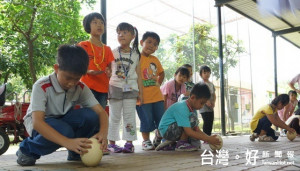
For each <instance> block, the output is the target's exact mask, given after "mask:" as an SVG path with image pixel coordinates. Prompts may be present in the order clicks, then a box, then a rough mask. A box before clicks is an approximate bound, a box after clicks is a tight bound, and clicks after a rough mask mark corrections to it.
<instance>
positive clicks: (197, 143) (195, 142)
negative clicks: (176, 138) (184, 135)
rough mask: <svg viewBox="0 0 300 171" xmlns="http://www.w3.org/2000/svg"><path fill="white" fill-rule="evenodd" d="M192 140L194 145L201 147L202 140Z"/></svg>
mask: <svg viewBox="0 0 300 171" xmlns="http://www.w3.org/2000/svg"><path fill="white" fill-rule="evenodd" d="M190 142H191V144H192V145H193V146H195V147H196V148H198V149H201V141H200V140H197V139H194V138H190Z"/></svg>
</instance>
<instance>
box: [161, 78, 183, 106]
mask: <svg viewBox="0 0 300 171" xmlns="http://www.w3.org/2000/svg"><path fill="white" fill-rule="evenodd" d="M160 90H161V92H162V94H163V95H164V96H165V95H166V96H167V101H166V103H167V108H169V107H170V106H171V105H172V104H174V103H176V102H177V101H178V98H179V97H180V95H181V94H184V93H186V88H185V85H184V84H182V85H181V87H180V89H179V91H177V92H176V91H175V79H173V80H170V81H168V82H166V83H165V84H164V85H163V86H162V87H161V88H160Z"/></svg>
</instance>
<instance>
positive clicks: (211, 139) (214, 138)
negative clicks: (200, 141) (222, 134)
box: [207, 135, 221, 145]
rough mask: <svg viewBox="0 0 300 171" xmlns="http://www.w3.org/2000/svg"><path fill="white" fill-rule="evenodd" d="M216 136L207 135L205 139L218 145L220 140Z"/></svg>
mask: <svg viewBox="0 0 300 171" xmlns="http://www.w3.org/2000/svg"><path fill="white" fill-rule="evenodd" d="M216 136H217V135H212V136H209V139H208V140H207V142H208V143H209V144H213V145H220V144H221V142H220V140H219V139H218V138H217V137H216Z"/></svg>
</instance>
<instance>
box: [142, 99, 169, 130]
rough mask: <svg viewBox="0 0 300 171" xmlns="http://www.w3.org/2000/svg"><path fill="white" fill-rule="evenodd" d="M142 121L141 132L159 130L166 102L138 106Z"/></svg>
mask: <svg viewBox="0 0 300 171" xmlns="http://www.w3.org/2000/svg"><path fill="white" fill-rule="evenodd" d="M136 111H137V113H138V116H139V118H140V121H141V125H140V131H141V132H152V131H153V130H155V129H157V128H158V125H159V122H160V120H161V117H162V116H163V114H164V112H165V108H164V101H159V102H155V103H148V104H143V105H141V106H136Z"/></svg>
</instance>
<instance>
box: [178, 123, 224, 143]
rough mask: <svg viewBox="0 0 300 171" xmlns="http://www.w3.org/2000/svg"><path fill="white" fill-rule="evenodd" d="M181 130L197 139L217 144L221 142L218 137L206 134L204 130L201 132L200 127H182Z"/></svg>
mask: <svg viewBox="0 0 300 171" xmlns="http://www.w3.org/2000/svg"><path fill="white" fill-rule="evenodd" d="M183 130H184V132H185V133H186V135H187V136H189V137H192V138H195V139H198V140H203V141H207V142H208V143H209V144H215V145H219V144H220V143H221V142H220V141H219V139H218V138H216V137H215V136H208V135H206V134H205V133H204V132H202V131H201V130H200V129H197V130H196V131H195V130H193V129H192V128H189V127H183Z"/></svg>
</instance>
